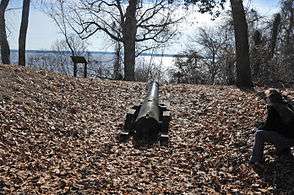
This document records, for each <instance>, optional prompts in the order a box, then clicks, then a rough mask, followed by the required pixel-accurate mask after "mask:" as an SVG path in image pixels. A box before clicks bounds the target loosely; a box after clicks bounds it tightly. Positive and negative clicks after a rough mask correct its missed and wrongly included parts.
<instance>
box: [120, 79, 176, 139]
mask: <svg viewBox="0 0 294 195" xmlns="http://www.w3.org/2000/svg"><path fill="white" fill-rule="evenodd" d="M158 96H159V84H158V82H156V81H152V82H150V83H149V84H148V92H147V95H146V97H145V99H144V101H143V102H142V103H140V104H138V105H134V106H132V107H131V108H130V109H129V110H128V112H127V115H126V119H125V125H124V129H123V130H122V131H121V133H120V136H121V138H122V139H124V140H125V139H127V138H128V137H129V136H130V135H135V137H136V138H137V139H143V140H147V141H155V140H158V139H159V141H160V144H167V142H168V127H169V122H170V120H171V116H170V110H169V108H168V105H167V103H166V104H160V103H159V97H158Z"/></svg>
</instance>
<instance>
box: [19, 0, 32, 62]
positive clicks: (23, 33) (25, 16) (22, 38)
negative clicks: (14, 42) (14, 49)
mask: <svg viewBox="0 0 294 195" xmlns="http://www.w3.org/2000/svg"><path fill="white" fill-rule="evenodd" d="M30 3H31V0H23V8H22V18H21V25H20V31H19V38H18V44H19V45H18V47H19V48H18V64H19V65H22V66H25V65H26V56H25V55H26V37H27V30H28V24H29V13H30Z"/></svg>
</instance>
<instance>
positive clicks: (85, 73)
mask: <svg viewBox="0 0 294 195" xmlns="http://www.w3.org/2000/svg"><path fill="white" fill-rule="evenodd" d="M84 78H87V62H86V63H85V66H84Z"/></svg>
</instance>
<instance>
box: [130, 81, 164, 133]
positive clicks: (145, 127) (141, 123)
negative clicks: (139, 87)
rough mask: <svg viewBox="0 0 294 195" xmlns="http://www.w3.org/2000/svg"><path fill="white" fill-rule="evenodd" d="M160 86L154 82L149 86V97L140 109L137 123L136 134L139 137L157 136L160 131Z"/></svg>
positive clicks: (147, 96)
mask: <svg viewBox="0 0 294 195" xmlns="http://www.w3.org/2000/svg"><path fill="white" fill-rule="evenodd" d="M158 91H159V84H158V82H156V81H152V82H151V83H150V84H149V87H148V92H147V95H146V97H145V99H144V101H143V103H142V106H141V107H140V110H139V113H138V116H137V118H136V121H135V132H136V134H138V135H149V136H151V135H154V136H155V135H157V134H158V133H159V129H160V123H159V117H160V109H159V105H158Z"/></svg>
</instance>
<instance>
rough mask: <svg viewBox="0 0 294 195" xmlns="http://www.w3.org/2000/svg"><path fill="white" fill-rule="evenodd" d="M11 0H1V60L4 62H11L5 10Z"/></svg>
mask: <svg viewBox="0 0 294 195" xmlns="http://www.w3.org/2000/svg"><path fill="white" fill-rule="evenodd" d="M8 3H9V0H1V3H0V46H1V60H2V63H3V64H10V48H9V44H8V40H7V34H6V25H5V10H6V8H7V6H8Z"/></svg>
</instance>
